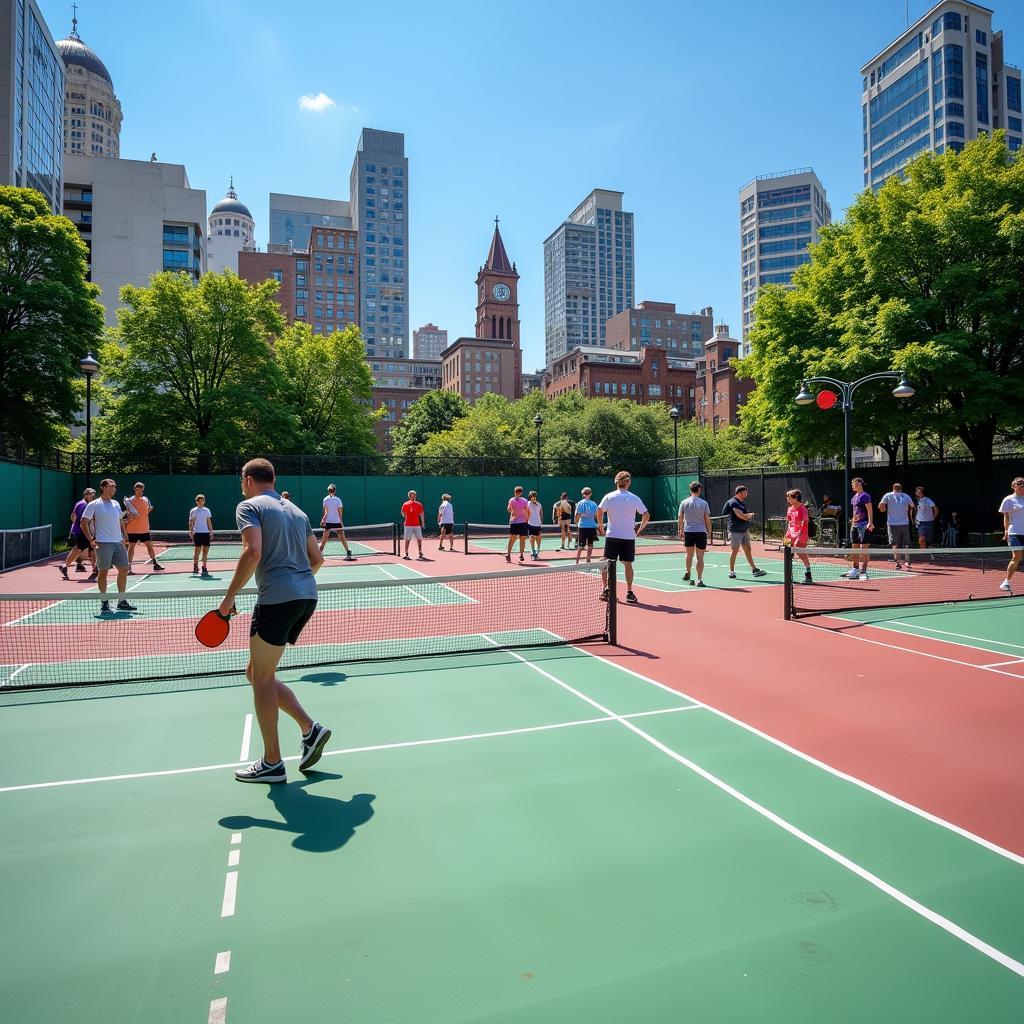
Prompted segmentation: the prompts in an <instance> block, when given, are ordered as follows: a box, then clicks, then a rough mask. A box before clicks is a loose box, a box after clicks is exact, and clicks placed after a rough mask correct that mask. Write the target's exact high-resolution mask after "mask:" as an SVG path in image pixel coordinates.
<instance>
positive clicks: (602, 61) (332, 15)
mask: <svg viewBox="0 0 1024 1024" xmlns="http://www.w3.org/2000/svg"><path fill="white" fill-rule="evenodd" d="M40 6H41V8H42V10H43V13H44V15H45V16H46V18H47V21H48V23H49V25H50V29H51V31H52V32H53V34H54V37H55V38H61V37H63V36H65V35H66V34H67V32H68V30H69V28H70V18H71V8H70V4H69V3H64V2H63V0H40ZM929 6H931V5H930V4H929V3H926V2H920V0H911V3H910V16H911V19H915V18H918V17H920V16H921V14H923V13H924V12H925V11H926V10H927V9H928V7H929ZM78 14H79V33H80V35H81V36H82V39H83V40H84V41H85V42H86V43H88V44H89V45H90V46H91V47H92V48H93V49H94V50H95V51H96V52H97V53H98V54H99V56H100V57H101V58H102V59H103V61H104V62H105V63H106V65H107V68H108V69H109V71H110V73H111V77H112V78H113V80H114V86H115V89H116V90H117V93H118V96H119V98H120V100H121V104H122V107H123V109H124V126H123V128H122V134H121V155H122V156H124V157H128V158H133V159H148V157H149V155H150V153H151V152H154V151H155V152H156V153H157V155H158V157H159V159H161V160H165V161H169V162H174V163H184V164H185V165H186V167H187V169H188V174H189V179H190V181H191V183H192V186H193V187H194V188H203V189H205V190H206V192H207V200H208V203H207V207H208V209H209V207H211V206H212V205H213V204H214V203H215V202H216V201H217V200H218V199H219V198H220V197H221V196H222V195H223V194H224V191H225V189H226V188H227V184H228V177H229V175H231V174H234V176H235V186H236V188H237V190H238V193H239V197H240V198H241V199H242V200H243V201H244V202H245V203H246V204H247V205H248V206H249V208H250V209H251V210H252V212H253V216H254V217H255V219H256V237H257V244H258V245H260V246H261V247H262V246H263V245H264V244H265V243H266V233H267V209H268V195H269V193H270V192H291V193H298V194H301V195H314V196H327V197H332V198H339V199H347V198H348V175H349V168H350V166H351V163H352V155H353V152H354V150H355V146H356V142H357V140H358V137H359V131H360V128H361V127H362V126H364V125H369V126H372V127H375V128H383V129H388V130H393V131H402V132H404V133H405V135H406V152H407V154H408V156H409V164H410V167H409V210H410V247H409V248H410V255H409V278H410V291H411V295H410V319H411V323H412V326H414V327H415V326H418V325H419V324H421V323H425V322H426V321H428V320H430V321H433V322H434V323H436V324H438V325H440V326H441V327H445V328H447V329H448V331H449V334H450V336H451V337H453V338H454V337H456V336H458V335H460V334H472V333H473V324H474V303H475V291H474V287H473V281H474V279H475V276H476V272H477V269H478V268H479V266H480V264H481V263H482V262H483V260H484V257H485V256H486V254H487V247H488V245H489V242H490V234H491V230H492V228H493V218H494V216H495V214H498V215H500V217H501V226H502V235H503V237H504V239H505V244H506V247H507V249H508V252H509V256H510V257H511V258H512V259H514V260H515V261H516V262H517V264H518V267H519V272H520V274H521V275H522V279H521V281H520V304H521V309H520V317H521V320H522V338H523V349H524V355H523V363H524V367H526V368H530V369H532V368H533V367H535V366H541V365H542V364H543V353H544V280H543V241H544V239H545V238H546V237H547V236H548V235H549V234H550V233H551V231H553V230H554V228H555V227H557V226H558V224H559V223H560V222H561V221H562V220H563V219H564V218H565V216H566V215H567V214H568V213H569V212H570V211H571V210H572V209H573V208H574V207H575V206H576V204H577V203H578V202H579V201H580V200H581V199H583V198H584V196H586V195H587V193H588V192H589V191H590V190H591V189H592V188H594V187H602V188H611V189H617V190H620V191H622V192H624V193H625V196H624V204H625V208H626V209H628V210H631V211H633V213H634V214H635V230H636V284H637V299H638V300H640V299H644V298H648V299H655V300H660V301H669V302H675V303H676V304H677V306H678V308H680V309H681V310H684V311H687V312H688V311H690V310H694V309H698V308H700V307H701V306H705V305H711V306H713V307H714V309H715V316H716V318H717V319H719V320H723V319H724V320H725V321H726V322H727V323H729V324H730V326H731V327H732V328H733V333H734V334H737V333H738V331H739V313H738V310H739V246H738V227H737V218H738V211H737V193H738V190H739V189H740V187H741V186H742V185H743V184H744V183H745V182H747V181H749V180H750V179H751V178H753V177H755V176H756V175H758V174H764V173H768V172H772V171H778V170H784V169H788V168H794V167H803V166H807V165H810V166H813V167H814V168H815V170H816V171H817V172H818V175H819V177H820V178H821V180H822V182H823V183H824V185H825V187H826V189H827V191H828V198H829V202H830V203H831V206H832V212H833V216H834V217H836V218H838V217H841V216H842V214H843V211H844V209H845V208H846V207H847V206H848V205H849V203H850V202H851V200H852V199H853V197H854V196H855V195H856V193H857V191H858V190H859V189H860V188H861V183H862V171H861V127H860V76H859V74H858V69H859V68H860V66H861V64H863V63H864V62H865V61H867V60H869V59H870V58H871V57H872V56H873V55H874V54H875V53H876V52H877V51H878V50H880V49H881V48H882V47H883V46H885V45H886V43H888V41H889V40H890V39H891V38H892V37H893V36H895V35H896V33H898V32H899V31H901V30H902V29H903V28H904V27H905V25H906V8H905V0H856V2H853V3H847V2H838V0H825V2H822V0H816V2H811V0H773V2H771V3H765V2H763V0H757V2H755V0H733V2H728V0H719V2H718V3H716V4H700V5H697V4H694V3H691V2H688V0H675V2H659V0H635V2H633V3H630V4H623V3H621V2H618V3H612V2H606V0H596V2H587V3H566V2H559V0H548V2H546V3H544V2H537V0H521V2H519V3H517V4H514V5H493V6H489V5H480V4H475V3H469V2H463V3H456V2H451V0H435V2H433V3H429V4H426V3H422V2H421V0H416V2H414V0H392V2H391V3H388V4H379V3H374V4H367V3H363V4H356V3H353V2H351V0H346V2H340V0H333V2H332V0H305V2H304V3H301V4H297V5H292V4H282V3H280V2H270V0H245V2H242V0H217V2H213V0H178V2H176V3H175V4H173V5H170V6H168V5H166V4H151V3H139V2H138V0H134V2H128V0H80V3H79V11H78ZM993 26H994V28H996V29H1000V28H1001V29H1003V30H1004V31H1005V33H1006V38H1007V42H1008V45H1007V51H1006V53H1007V60H1009V61H1011V62H1013V63H1017V64H1020V63H1024V4H1019V3H1014V4H1003V5H999V6H997V7H996V11H995V16H994V20H993ZM321 92H323V93H325V94H326V95H327V96H328V97H330V98H331V99H332V100H333V101H334V105H332V106H328V107H327V108H326V109H324V110H322V111H319V112H317V111H311V110H303V109H302V108H301V107H300V104H299V100H300V97H302V96H304V95H308V96H316V95H318V94H319V93H321Z"/></svg>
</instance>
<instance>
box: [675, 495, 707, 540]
mask: <svg viewBox="0 0 1024 1024" xmlns="http://www.w3.org/2000/svg"><path fill="white" fill-rule="evenodd" d="M679 514H680V515H681V516H682V517H683V532H684V533H707V532H708V526H707V523H706V522H704V516H705V515H711V506H710V505H709V504H708V503H707V502H706V501H705V500H704V499H703V498H701V497H698V496H697V495H696V494H691V495H690V497H689V498H684V499H683V500H682V501H681V502H679Z"/></svg>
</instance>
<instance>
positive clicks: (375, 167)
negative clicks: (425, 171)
mask: <svg viewBox="0 0 1024 1024" xmlns="http://www.w3.org/2000/svg"><path fill="white" fill-rule="evenodd" d="M349 189H350V192H349V201H350V203H351V205H352V227H354V228H355V229H356V230H357V231H358V232H359V256H360V264H361V266H362V270H363V273H362V280H361V288H362V291H361V295H360V301H359V313H360V323H359V326H360V328H361V329H362V332H363V340H364V341H365V343H366V354H367V355H369V356H380V357H382V358H387V357H388V356H396V357H398V358H404V357H405V356H407V355H408V354H409V320H408V315H409V258H408V252H409V204H408V189H409V160H408V159H407V157H406V155H405V136H404V135H403V134H402V133H401V132H381V131H377V130H375V129H373V128H364V129H363V130H362V132H361V133H360V135H359V147H358V148H357V149H356V155H355V159H354V160H353V161H352V172H351V174H350V176H349Z"/></svg>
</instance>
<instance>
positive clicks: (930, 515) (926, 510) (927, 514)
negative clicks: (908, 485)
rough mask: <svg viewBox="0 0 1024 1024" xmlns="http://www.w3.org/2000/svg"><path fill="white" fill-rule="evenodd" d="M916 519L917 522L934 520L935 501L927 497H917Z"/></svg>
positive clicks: (931, 521)
mask: <svg viewBox="0 0 1024 1024" xmlns="http://www.w3.org/2000/svg"><path fill="white" fill-rule="evenodd" d="M917 521H918V522H919V523H934V522H935V502H934V501H932V499H931V498H929V497H922V498H918V499H917Z"/></svg>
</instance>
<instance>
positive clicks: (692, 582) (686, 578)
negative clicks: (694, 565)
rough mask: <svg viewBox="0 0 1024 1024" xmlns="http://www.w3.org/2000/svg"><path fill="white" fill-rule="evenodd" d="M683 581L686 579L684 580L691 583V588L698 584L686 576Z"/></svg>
mask: <svg viewBox="0 0 1024 1024" xmlns="http://www.w3.org/2000/svg"><path fill="white" fill-rule="evenodd" d="M683 579H684V580H689V583H690V586H691V587H692V586H693V585H694V583H696V582H697V581H696V580H691V579H690V577H689V575H686V576H684V577H683Z"/></svg>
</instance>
